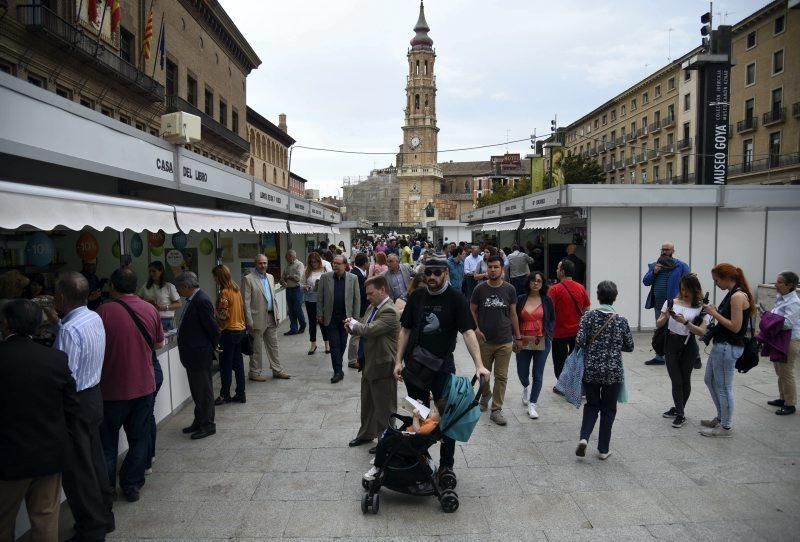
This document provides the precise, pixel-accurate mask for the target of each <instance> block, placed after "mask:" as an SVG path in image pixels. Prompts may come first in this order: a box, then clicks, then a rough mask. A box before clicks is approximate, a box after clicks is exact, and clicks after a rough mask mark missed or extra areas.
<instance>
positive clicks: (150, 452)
mask: <svg viewBox="0 0 800 542" xmlns="http://www.w3.org/2000/svg"><path fill="white" fill-rule="evenodd" d="M153 373H154V374H155V377H156V391H155V392H153V394H152V395H151V396H150V441H149V442H148V445H147V461H145V465H144V466H145V468H147V469H149V468H150V467H152V466H153V458H154V457H155V456H156V434H157V433H158V427H157V425H156V413H155V408H156V395H158V390H160V389H161V384H163V383H164V371H162V370H161V363H160V362H159V361H158V359H154V360H153Z"/></svg>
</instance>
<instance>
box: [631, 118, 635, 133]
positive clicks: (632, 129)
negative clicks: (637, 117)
mask: <svg viewBox="0 0 800 542" xmlns="http://www.w3.org/2000/svg"><path fill="white" fill-rule="evenodd" d="M631 135H633V136H635V135H636V121H633V122H632V123H631Z"/></svg>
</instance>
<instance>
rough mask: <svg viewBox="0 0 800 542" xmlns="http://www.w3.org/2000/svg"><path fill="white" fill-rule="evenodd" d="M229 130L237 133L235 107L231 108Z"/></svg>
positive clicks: (237, 113)
mask: <svg viewBox="0 0 800 542" xmlns="http://www.w3.org/2000/svg"><path fill="white" fill-rule="evenodd" d="M231 130H232V131H234V132H236V133H237V134H238V133H239V112H238V111H236V110H235V109H233V110H231Z"/></svg>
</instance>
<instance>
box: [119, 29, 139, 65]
mask: <svg viewBox="0 0 800 542" xmlns="http://www.w3.org/2000/svg"><path fill="white" fill-rule="evenodd" d="M134 40H135V38H134V37H133V34H131V33H130V32H128V31H127V30H125V29H124V28H122V27H120V31H119V57H120V58H121V59H122V60H124V61H126V62H128V63H130V64H133V62H134V53H133V52H134V51H135V50H136V47H135V46H134V44H135V41H134Z"/></svg>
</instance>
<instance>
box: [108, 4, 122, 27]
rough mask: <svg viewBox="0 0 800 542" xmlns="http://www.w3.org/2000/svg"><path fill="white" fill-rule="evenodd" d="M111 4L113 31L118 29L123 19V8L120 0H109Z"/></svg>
mask: <svg viewBox="0 0 800 542" xmlns="http://www.w3.org/2000/svg"><path fill="white" fill-rule="evenodd" d="M107 3H108V4H110V5H111V33H112V34H113V33H114V32H116V31H117V29H118V28H119V22H120V21H121V20H122V8H121V7H120V5H119V0H107Z"/></svg>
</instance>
